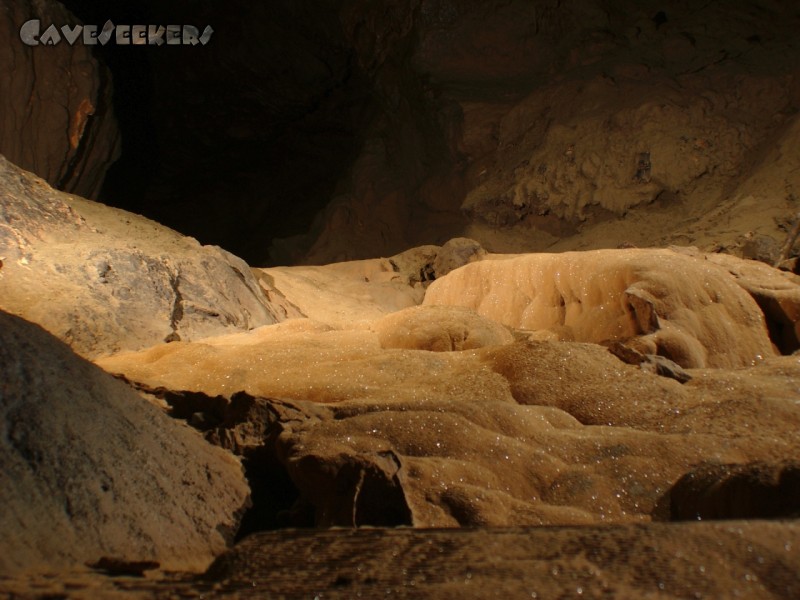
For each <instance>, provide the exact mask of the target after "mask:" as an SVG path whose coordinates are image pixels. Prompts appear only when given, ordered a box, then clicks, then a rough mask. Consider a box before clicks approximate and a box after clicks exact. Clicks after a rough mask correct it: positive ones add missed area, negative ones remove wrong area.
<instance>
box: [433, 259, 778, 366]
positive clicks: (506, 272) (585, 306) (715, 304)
mask: <svg viewBox="0 0 800 600" xmlns="http://www.w3.org/2000/svg"><path fill="white" fill-rule="evenodd" d="M495 258H496V260H484V261H480V262H476V263H473V264H469V265H466V266H464V267H463V268H461V269H458V270H456V271H454V272H453V273H451V274H449V275H447V276H445V277H444V278H442V279H439V280H437V281H435V282H434V283H433V284H431V286H430V287H429V288H428V291H427V293H426V296H425V301H424V304H425V305H447V306H465V307H467V308H472V309H473V310H476V311H477V312H478V313H479V314H481V315H483V316H485V317H488V318H490V319H493V320H495V321H497V322H499V323H503V324H504V325H507V326H509V327H515V328H520V329H525V330H532V331H539V332H541V331H542V330H543V331H544V332H549V333H550V334H552V336H553V337H555V338H557V339H561V340H575V341H584V342H595V343H608V342H611V341H615V340H628V339H631V338H637V342H638V344H639V346H640V348H641V349H642V350H644V353H646V354H661V355H663V356H665V357H667V358H669V359H671V360H673V361H675V362H676V363H678V364H679V365H681V366H682V367H705V366H714V367H729V366H743V365H747V364H752V362H753V361H756V360H760V359H761V358H763V357H767V356H771V355H772V354H774V351H773V349H772V346H771V344H770V341H769V337H768V335H767V329H766V326H765V323H764V317H763V315H762V314H761V311H760V310H759V308H758V306H757V305H756V304H755V302H754V301H753V300H752V299H751V298H750V297H749V296H748V294H746V293H743V290H742V289H740V287H739V286H738V285H737V284H736V283H735V282H734V281H733V279H732V278H730V277H729V276H727V275H726V274H725V273H721V272H720V270H719V269H717V268H715V267H712V266H710V265H707V264H704V262H703V261H702V260H697V259H694V258H691V257H687V256H683V255H680V254H676V253H675V252H671V251H669V250H636V249H633V250H598V251H591V252H582V253H575V252H568V253H564V254H531V255H523V256H516V257H510V258H509V257H505V256H501V255H497V256H496V257H495Z"/></svg>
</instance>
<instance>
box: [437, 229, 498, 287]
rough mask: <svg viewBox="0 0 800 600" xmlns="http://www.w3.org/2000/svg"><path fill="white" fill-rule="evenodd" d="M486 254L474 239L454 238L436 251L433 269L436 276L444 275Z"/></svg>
mask: <svg viewBox="0 0 800 600" xmlns="http://www.w3.org/2000/svg"><path fill="white" fill-rule="evenodd" d="M485 255H486V250H484V249H483V247H482V246H481V245H480V243H478V242H476V241H475V240H470V239H468V238H454V239H452V240H449V241H448V242H446V243H445V244H444V245H443V246H442V247H441V248H440V249H439V251H438V252H437V253H436V259H435V260H434V261H433V271H434V274H435V275H436V277H437V278H438V277H444V276H445V275H447V274H448V273H449V272H450V271H454V270H455V269H458V268H459V267H463V266H464V265H466V264H468V263H471V262H475V261H476V260H480V259H481V258H483V257H484V256H485Z"/></svg>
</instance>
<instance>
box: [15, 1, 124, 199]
mask: <svg viewBox="0 0 800 600" xmlns="http://www.w3.org/2000/svg"><path fill="white" fill-rule="evenodd" d="M29 19H39V20H40V21H41V22H42V23H43V24H44V26H45V27H47V26H49V25H50V24H51V23H52V24H56V26H58V27H60V26H61V25H72V24H74V23H76V19H75V17H74V16H73V15H72V14H71V13H70V12H69V11H68V10H67V9H65V8H64V6H63V5H62V4H60V3H59V2H55V1H54V0H44V1H33V0H14V1H11V2H4V3H3V6H2V10H0V37H2V39H4V40H6V43H4V44H3V47H2V48H0V71H1V72H3V73H5V74H6V75H5V79H6V81H5V82H4V86H3V93H2V94H0V154H2V155H5V157H6V158H7V159H8V160H10V161H11V162H13V163H15V164H17V165H19V166H21V167H22V168H24V169H26V170H28V171H32V172H34V173H36V174H37V175H39V176H40V177H42V178H43V179H45V180H46V181H47V182H48V183H49V184H50V185H52V186H53V187H56V188H58V189H61V190H64V191H67V192H70V193H74V194H78V195H80V196H83V197H86V198H96V197H97V195H98V194H99V192H100V188H101V186H102V185H103V180H104V179H105V176H106V171H107V170H108V168H109V167H110V166H111V164H112V163H113V162H114V161H115V160H116V159H117V158H118V157H119V153H120V136H119V131H118V129H117V122H116V120H115V118H114V114H113V109H112V106H111V94H112V84H111V74H110V73H109V71H108V69H107V68H106V67H105V66H104V65H101V64H100V63H98V62H97V60H95V58H94V57H93V56H92V52H91V48H90V47H88V46H85V45H83V44H81V43H76V44H75V45H72V46H70V45H69V44H67V43H66V42H62V43H60V44H58V45H56V46H43V45H40V46H35V47H32V46H27V45H25V44H23V43H22V41H20V37H19V30H20V27H21V26H22V24H23V23H25V22H26V21H28V20H29Z"/></svg>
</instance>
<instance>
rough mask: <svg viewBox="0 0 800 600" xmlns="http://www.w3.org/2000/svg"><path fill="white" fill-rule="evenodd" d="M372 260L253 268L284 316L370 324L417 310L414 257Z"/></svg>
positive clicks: (340, 323) (420, 291) (419, 299)
mask: <svg viewBox="0 0 800 600" xmlns="http://www.w3.org/2000/svg"><path fill="white" fill-rule="evenodd" d="M398 260H399V261H400V264H402V265H403V269H402V270H401V268H400V266H398V263H397V262H395V261H394V259H392V258H390V259H370V260H357V261H349V262H341V263H333V264H330V265H324V266H308V267H304V266H301V267H273V268H269V269H254V270H253V271H254V273H255V274H256V277H257V278H258V279H259V281H260V282H261V284H262V287H263V288H264V292H265V294H267V296H268V297H269V298H270V302H271V303H272V304H276V305H280V306H282V307H283V309H282V313H283V315H285V317H287V318H288V317H308V318H310V319H314V320H315V321H319V322H320V323H325V324H327V325H330V326H332V327H349V326H353V325H354V324H356V323H362V324H368V323H369V322H371V321H372V320H374V319H376V318H380V317H383V316H385V315H387V314H389V313H392V312H395V311H397V310H401V309H404V308H408V307H410V306H416V305H418V304H420V303H421V302H422V298H423V295H424V293H425V292H424V290H423V289H422V287H421V286H419V285H417V284H418V283H419V279H418V276H419V274H418V273H416V272H414V270H409V264H408V263H413V262H416V261H414V260H413V259H408V260H406V261H404V260H403V258H400V259H398Z"/></svg>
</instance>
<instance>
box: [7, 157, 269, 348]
mask: <svg viewBox="0 0 800 600" xmlns="http://www.w3.org/2000/svg"><path fill="white" fill-rule="evenodd" d="M0 260H2V261H3V267H2V269H0V308H2V309H4V310H7V311H8V312H11V313H14V314H17V315H19V316H22V317H23V318H25V319H27V320H29V321H33V322H35V323H38V324H40V325H42V326H43V327H44V328H45V329H47V330H48V331H50V332H51V333H53V334H54V335H56V336H57V337H59V338H60V339H62V340H64V341H66V342H68V343H69V344H70V345H71V346H72V347H73V348H74V349H75V350H76V351H77V352H79V353H80V354H82V355H84V356H88V357H95V356H98V355H102V354H109V353H113V352H116V351H119V350H135V349H140V348H145V347H148V346H152V345H154V344H157V343H159V342H164V341H181V340H182V341H186V340H191V339H197V338H202V337H206V336H211V335H218V334H222V333H226V332H229V331H233V330H247V329H252V328H254V327H258V326H261V325H267V324H271V323H274V322H276V321H277V320H278V316H276V314H275V313H274V311H273V309H272V307H271V306H270V305H269V302H268V300H267V298H266V297H265V296H264V293H263V292H262V290H261V287H260V286H259V285H258V283H257V282H256V280H255V278H254V277H253V274H252V272H251V271H250V268H249V267H248V265H247V264H246V263H245V262H244V261H242V260H241V259H239V258H237V257H235V256H233V255H232V254H230V253H228V252H226V251H224V250H222V249H221V248H217V247H213V246H201V245H200V244H199V243H198V242H197V241H196V240H194V239H192V238H187V237H184V236H182V235H180V234H178V233H177V232H175V231H172V230H171V229H168V228H166V227H163V226H161V225H158V224H157V223H154V222H152V221H149V220H147V219H144V218H142V217H139V216H138V215H134V214H131V213H128V212H125V211H122V210H118V209H113V208H109V207H106V206H103V205H101V204H97V203H95V202H91V201H88V200H84V199H82V198H78V197H75V196H70V195H67V194H62V193H60V192H57V191H55V190H53V189H51V188H50V187H49V186H47V184H46V183H45V182H43V181H42V180H40V179H38V178H37V177H35V176H33V175H32V174H30V173H27V172H25V171H23V170H21V169H19V168H17V167H16V166H15V165H13V164H11V163H10V162H8V161H7V160H6V159H4V158H3V157H1V156H0Z"/></svg>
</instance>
